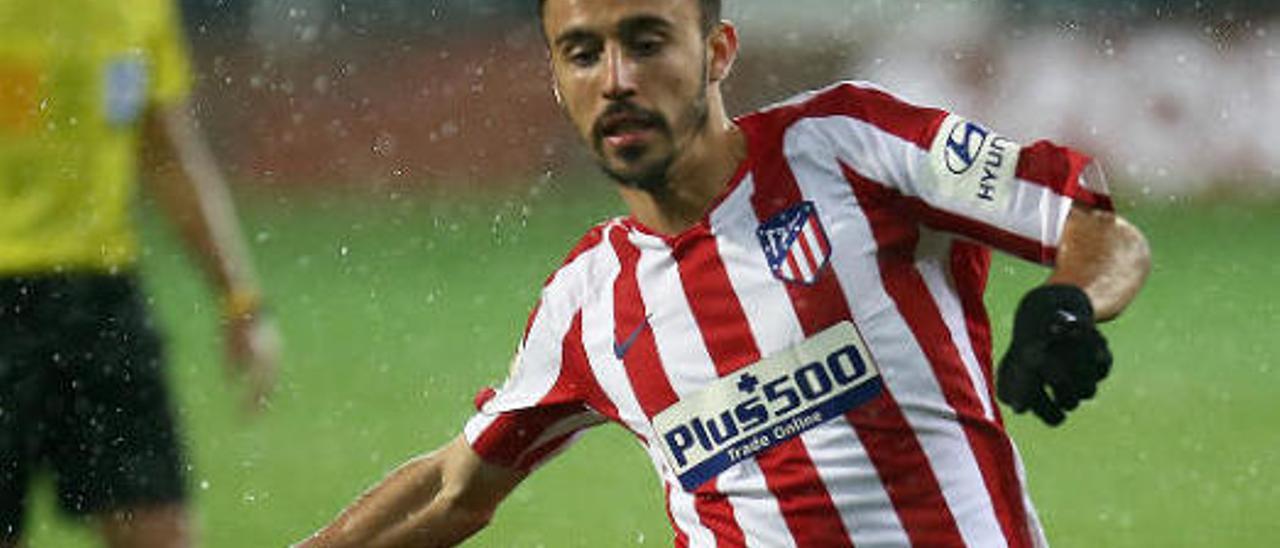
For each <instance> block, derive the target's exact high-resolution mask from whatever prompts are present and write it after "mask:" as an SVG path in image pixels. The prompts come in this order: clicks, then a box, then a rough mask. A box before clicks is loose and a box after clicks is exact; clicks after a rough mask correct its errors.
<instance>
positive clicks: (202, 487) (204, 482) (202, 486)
mask: <svg viewBox="0 0 1280 548" xmlns="http://www.w3.org/2000/svg"><path fill="white" fill-rule="evenodd" d="M200 490H201V491H208V490H209V480H200Z"/></svg>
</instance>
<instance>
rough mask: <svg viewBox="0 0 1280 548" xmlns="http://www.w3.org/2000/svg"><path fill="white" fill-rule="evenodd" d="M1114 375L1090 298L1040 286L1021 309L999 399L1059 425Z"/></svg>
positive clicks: (998, 385) (1071, 290) (1002, 371)
mask: <svg viewBox="0 0 1280 548" xmlns="http://www.w3.org/2000/svg"><path fill="white" fill-rule="evenodd" d="M1110 371H1111V350H1110V349H1108V348H1107V340H1106V339H1105V338H1103V337H1102V334H1101V333H1099V332H1098V329H1097V327H1096V326H1095V325H1094V322H1093V306H1092V305H1091V304H1090V302H1089V297H1088V296H1087V295H1085V293H1084V291H1081V290H1080V288H1078V287H1075V286H1069V285H1047V286H1041V287H1037V288H1035V289H1033V290H1031V291H1030V292H1028V293H1027V294H1026V296H1024V297H1023V298H1022V302H1021V303H1019V305H1018V312H1017V314H1016V316H1015V317H1014V321H1013V342H1012V343H1011V344H1010V345H1009V351H1008V352H1006V353H1005V355H1004V358H1003V359H1001V360H1000V369H999V372H998V375H997V377H996V394H997V395H998V396H999V397H1000V401H1003V402H1005V403H1007V404H1009V406H1010V407H1012V408H1013V411H1014V412H1015V413H1022V412H1025V411H1026V410H1027V409H1031V410H1032V411H1033V412H1035V414H1036V415H1037V416H1039V417H1040V419H1041V420H1043V421H1044V422H1045V423H1047V424H1048V425H1050V426H1057V425H1059V424H1061V423H1062V421H1063V420H1065V419H1066V413H1067V412H1068V411H1071V410H1074V409H1075V408H1076V407H1077V406H1078V405H1080V401H1081V400H1087V399H1090V398H1092V397H1093V396H1094V394H1096V393H1097V391H1098V382H1099V381H1101V380H1102V379H1104V378H1106V376H1107V373H1109V372H1110Z"/></svg>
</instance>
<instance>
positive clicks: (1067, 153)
mask: <svg viewBox="0 0 1280 548" xmlns="http://www.w3.org/2000/svg"><path fill="white" fill-rule="evenodd" d="M1092 161H1093V159H1092V158H1089V157H1088V156H1086V155H1084V154H1081V153H1079V152H1076V151H1075V150H1072V149H1070V148H1067V147H1062V146H1058V145H1055V144H1053V143H1050V142H1049V141H1037V142H1035V143H1033V144H1032V145H1031V146H1028V147H1023V148H1022V152H1021V153H1020V154H1019V156H1018V167H1017V170H1016V171H1014V174H1015V176H1017V177H1018V178H1019V179H1022V180H1024V181H1027V182H1030V183H1035V184H1037V185H1041V186H1044V187H1048V188H1049V189H1050V190H1053V191H1054V192H1055V193H1057V194H1061V195H1063V196H1068V197H1070V198H1072V199H1074V200H1075V201H1077V202H1080V203H1082V204H1084V205H1087V206H1090V207H1093V208H1097V209H1103V210H1106V211H1115V205H1114V204H1113V203H1112V202H1111V197H1110V196H1107V195H1106V194H1099V193H1096V192H1093V191H1091V190H1089V189H1087V188H1084V187H1082V186H1080V174H1081V173H1083V172H1084V168H1085V167H1087V166H1088V165H1089V163H1090V162H1092Z"/></svg>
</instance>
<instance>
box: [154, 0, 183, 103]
mask: <svg viewBox="0 0 1280 548" xmlns="http://www.w3.org/2000/svg"><path fill="white" fill-rule="evenodd" d="M152 4H153V7H154V11H152V16H153V18H152V19H151V21H152V22H153V24H152V25H151V29H152V30H151V33H150V35H149V36H148V38H147V49H148V54H149V57H150V60H151V63H152V67H151V70H152V74H154V75H155V79H154V80H153V81H152V84H151V103H152V104H154V105H157V106H168V105H173V104H176V103H177V102H179V101H182V100H184V99H186V98H187V96H188V95H189V94H190V93H191V78H192V75H191V60H190V53H189V51H188V48H187V42H186V37H185V35H184V33H183V31H182V18H181V17H180V15H181V14H180V13H179V12H178V6H177V2H176V1H175V0H158V1H154V2H152Z"/></svg>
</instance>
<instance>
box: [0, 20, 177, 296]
mask: <svg viewBox="0 0 1280 548" xmlns="http://www.w3.org/2000/svg"><path fill="white" fill-rule="evenodd" d="M189 88H190V67H189V64H188V59H187V52H186V49H185V46H184V43H183V41H182V36H181V29H180V27H179V20H178V17H177V13H176V10H175V8H174V6H173V2H172V0H0V276H11V275H16V274H31V273H47V272H57V271H90V272H99V271H112V270H116V269H119V268H122V267H123V268H127V267H128V266H130V265H132V264H133V263H134V262H135V261H136V258H137V254H138V251H137V249H138V244H137V239H136V237H135V235H134V231H133V229H132V223H131V219H130V209H131V207H130V206H131V202H132V198H133V194H134V187H135V184H136V179H137V176H138V174H137V159H138V158H137V157H138V145H139V142H138V141H139V136H140V133H141V131H140V129H141V121H142V117H143V114H144V112H145V111H146V109H147V108H148V106H153V105H154V106H163V105H166V104H171V103H174V102H176V101H180V100H182V99H183V98H185V96H186V95H187V93H188V91H189Z"/></svg>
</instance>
